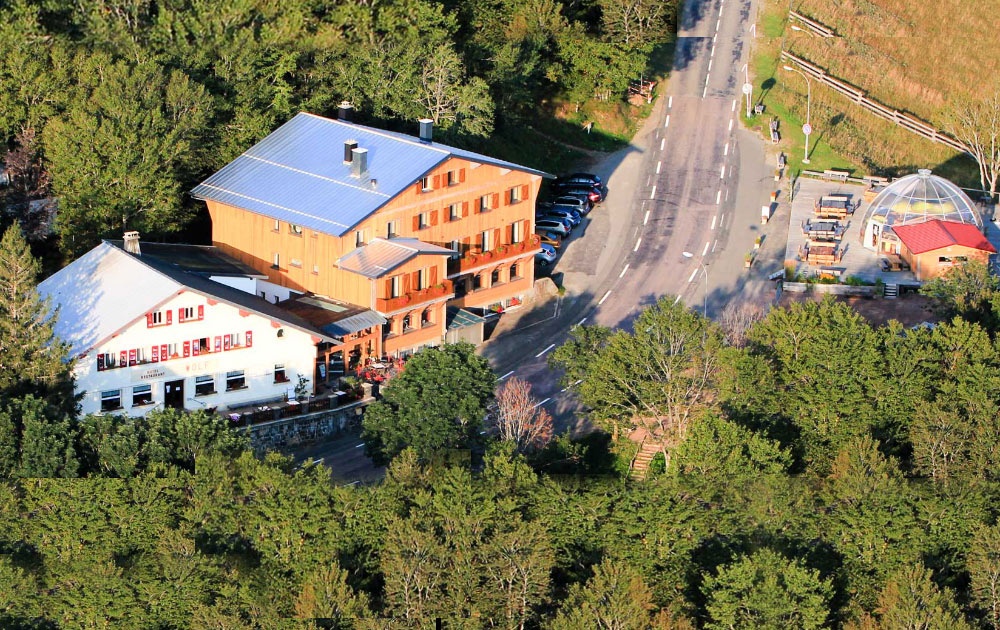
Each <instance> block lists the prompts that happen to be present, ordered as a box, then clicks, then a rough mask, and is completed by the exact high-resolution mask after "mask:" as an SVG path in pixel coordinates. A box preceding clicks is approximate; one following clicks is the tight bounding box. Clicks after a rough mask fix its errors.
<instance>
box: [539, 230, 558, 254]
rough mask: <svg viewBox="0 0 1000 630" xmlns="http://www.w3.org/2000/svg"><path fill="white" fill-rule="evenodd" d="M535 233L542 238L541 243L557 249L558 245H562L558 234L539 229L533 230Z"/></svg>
mask: <svg viewBox="0 0 1000 630" xmlns="http://www.w3.org/2000/svg"><path fill="white" fill-rule="evenodd" d="M535 234H537V235H538V236H539V237H540V238H541V239H542V245H549V246H551V247H554V248H555V249H559V248H560V247H562V236H559V235H558V234H556V233H554V232H546V231H545V230H540V231H538V232H535Z"/></svg>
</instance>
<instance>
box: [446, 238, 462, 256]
mask: <svg viewBox="0 0 1000 630" xmlns="http://www.w3.org/2000/svg"><path fill="white" fill-rule="evenodd" d="M448 247H449V248H451V249H453V250H455V253H454V254H452V255H451V259H452V260H458V259H459V258H461V257H462V243H461V241H452V242H450V243H448Z"/></svg>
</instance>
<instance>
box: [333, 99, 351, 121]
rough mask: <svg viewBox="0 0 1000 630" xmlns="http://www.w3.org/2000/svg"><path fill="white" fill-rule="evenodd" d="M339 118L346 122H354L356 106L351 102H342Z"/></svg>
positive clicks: (338, 110) (338, 112) (338, 108)
mask: <svg viewBox="0 0 1000 630" xmlns="http://www.w3.org/2000/svg"><path fill="white" fill-rule="evenodd" d="M337 118H338V119H340V120H342V121H344V122H354V105H351V102H350V101H340V105H339V106H338V107H337Z"/></svg>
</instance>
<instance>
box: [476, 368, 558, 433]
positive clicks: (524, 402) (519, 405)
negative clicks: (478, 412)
mask: <svg viewBox="0 0 1000 630" xmlns="http://www.w3.org/2000/svg"><path fill="white" fill-rule="evenodd" d="M490 420H491V421H492V423H493V425H494V426H495V427H496V430H497V435H498V437H499V438H500V439H501V440H505V441H509V442H512V443H513V444H514V445H515V448H516V449H517V450H518V451H520V452H525V451H529V450H535V449H539V448H543V447H544V446H545V445H546V444H548V443H549V440H551V439H552V416H551V415H550V414H549V412H548V411H546V410H545V409H543V408H541V407H539V406H538V404H537V401H536V400H535V398H534V397H533V396H532V395H531V384H529V383H528V382H527V381H523V380H521V379H519V378H517V377H516V376H514V377H511V378H510V379H508V380H507V381H505V382H504V384H503V385H501V386H500V389H498V390H497V394H496V400H495V401H494V402H493V404H492V405H491V413H490Z"/></svg>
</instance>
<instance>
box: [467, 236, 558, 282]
mask: <svg viewBox="0 0 1000 630" xmlns="http://www.w3.org/2000/svg"><path fill="white" fill-rule="evenodd" d="M541 242H542V238H541V237H540V236H538V235H537V234H532V235H531V236H529V237H527V238H526V239H524V240H523V241H521V242H520V243H513V244H511V245H498V246H497V247H496V249H494V250H492V251H488V252H469V253H468V254H466V255H465V256H463V257H461V258H459V259H458V260H457V261H449V262H451V263H452V264H450V265H448V273H449V274H456V273H465V272H466V271H469V270H470V269H475V268H477V267H482V266H483V265H486V264H488V263H491V262H495V261H497V262H498V261H503V260H507V259H508V258H516V257H518V256H520V255H521V254H523V253H524V252H530V251H532V250H535V249H538V246H539V245H540V244H541ZM455 262H457V263H458V264H457V265H456V264H454V263H455Z"/></svg>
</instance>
